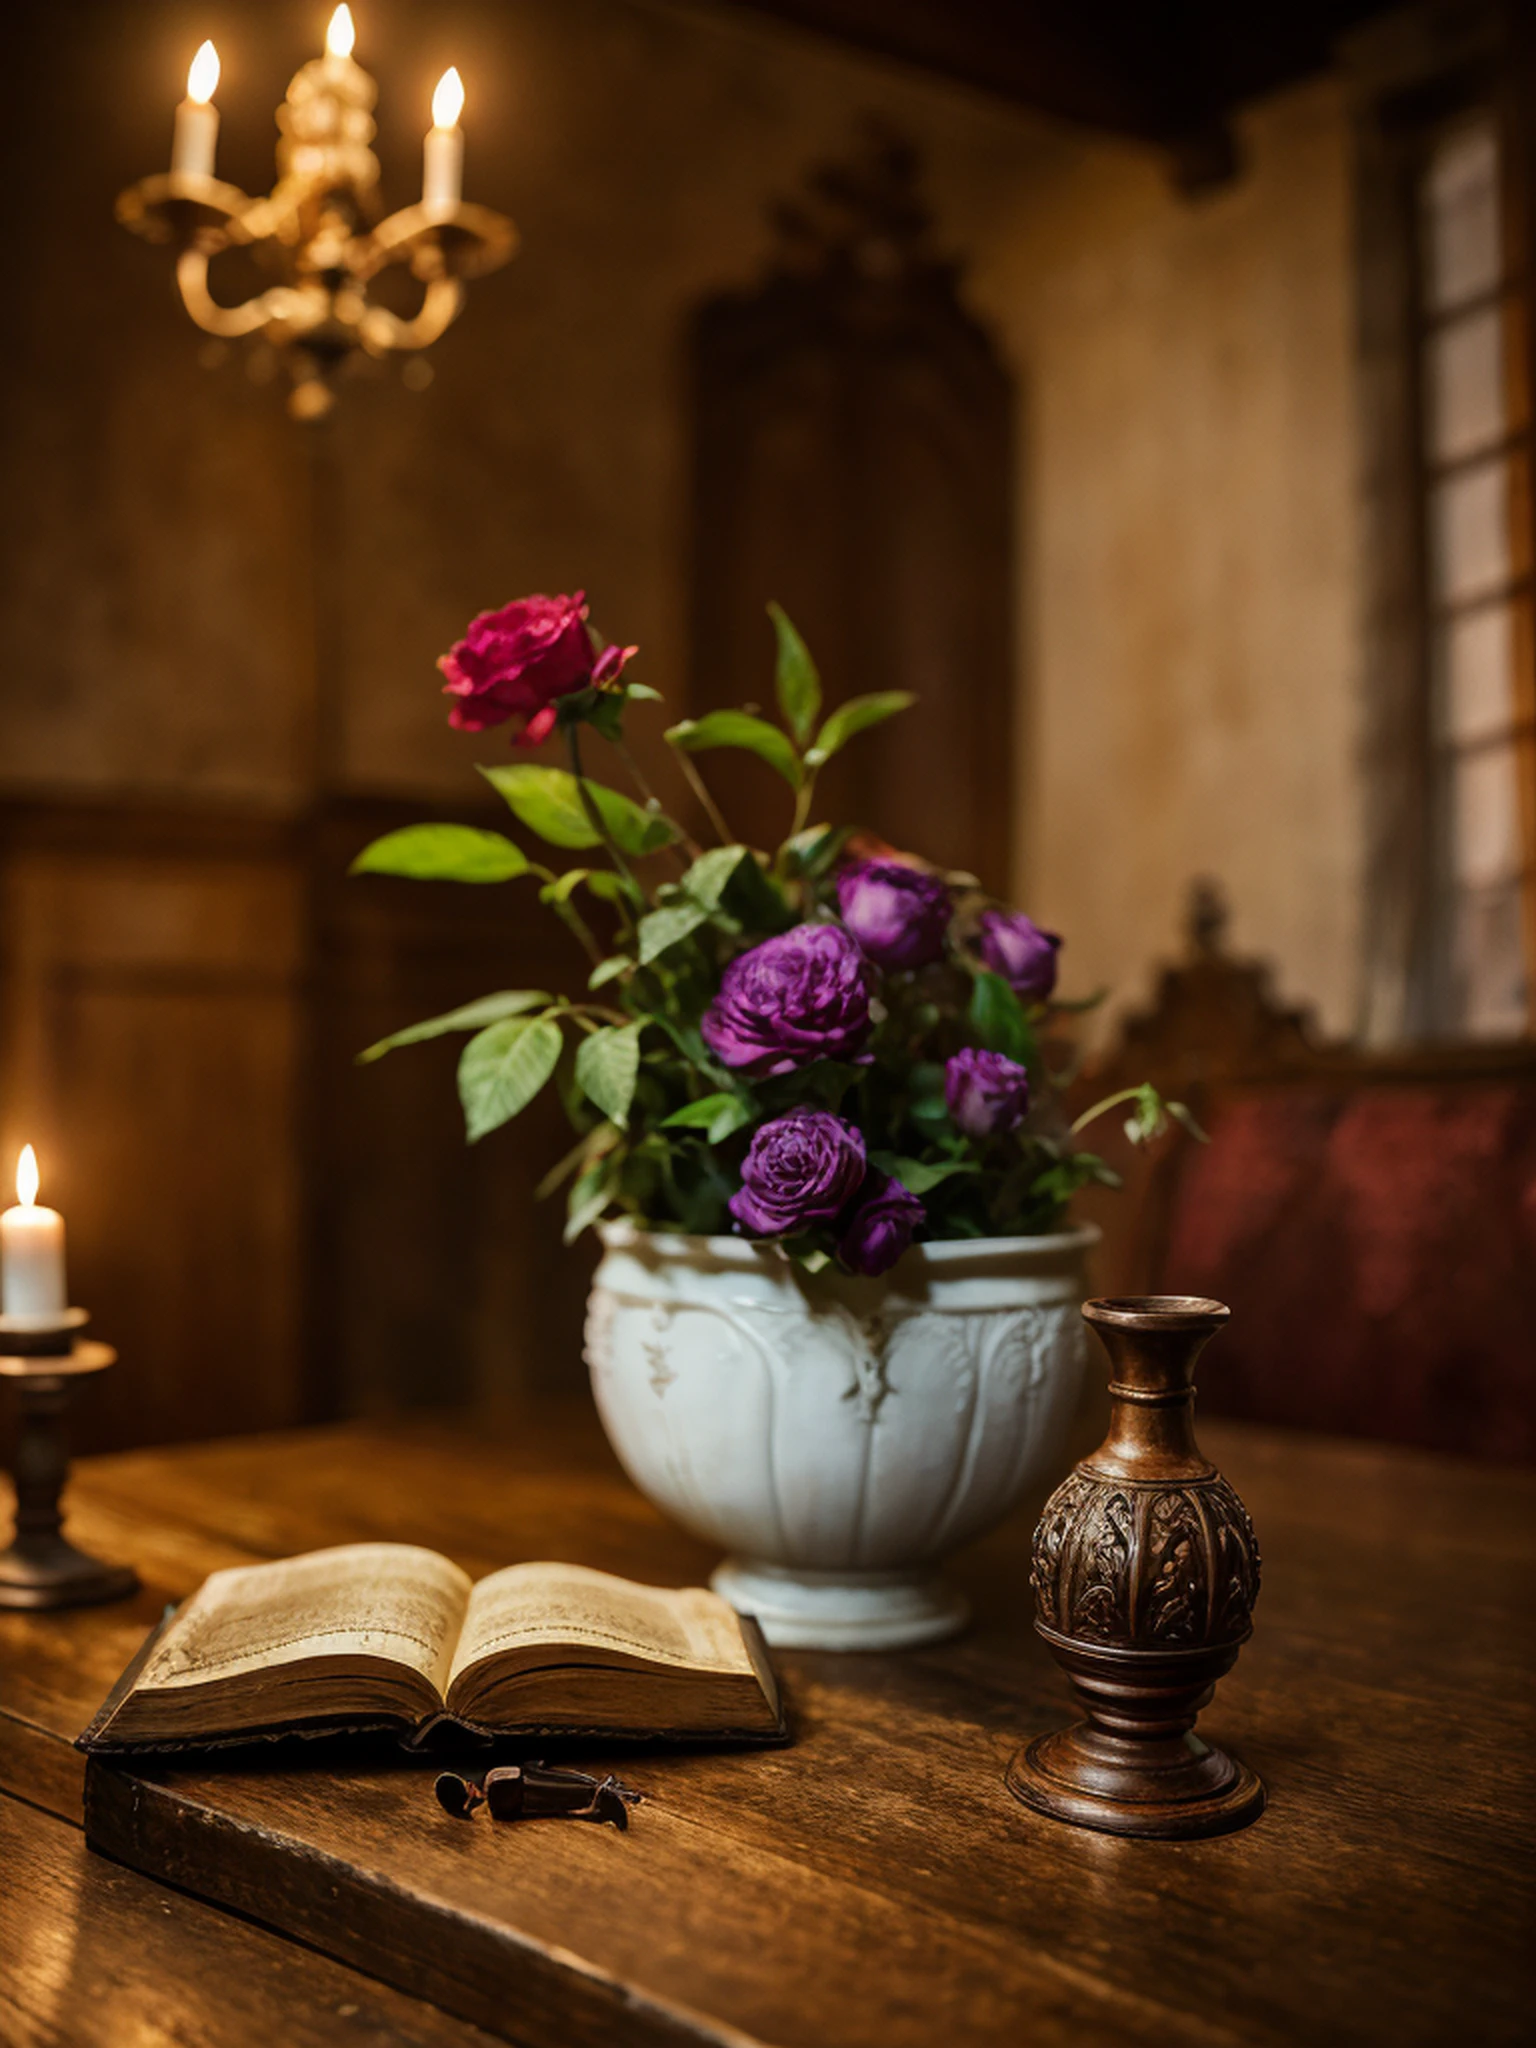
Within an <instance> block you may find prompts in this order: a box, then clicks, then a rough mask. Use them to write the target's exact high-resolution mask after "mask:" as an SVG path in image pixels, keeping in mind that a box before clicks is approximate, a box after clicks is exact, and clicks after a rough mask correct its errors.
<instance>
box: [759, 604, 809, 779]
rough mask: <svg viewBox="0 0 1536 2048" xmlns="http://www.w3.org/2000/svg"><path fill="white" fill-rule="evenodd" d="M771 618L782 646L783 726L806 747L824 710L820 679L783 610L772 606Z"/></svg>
mask: <svg viewBox="0 0 1536 2048" xmlns="http://www.w3.org/2000/svg"><path fill="white" fill-rule="evenodd" d="M768 616H769V618H770V619H772V621H773V630H774V632H775V634H776V635H777V637H778V643H779V660H778V670H777V673H776V674H775V676H774V688H775V689H776V691H777V692H778V699H779V709H780V710H781V711H782V712H783V714H784V723H785V724H786V725H787V726H788V727H789V729H790V731H791V732H792V733H793V734H794V736H795V738H796V739H797V740H798V741H799V742H800V744H801V746H802V747H803V746H804V745H805V743H806V741H807V740H808V739H809V738H810V736H811V733H812V731H813V730H814V729H815V725H816V715H817V713H818V712H819V711H820V710H821V677H820V676H819V675H817V673H816V664H815V662H814V661H812V659H811V656H810V650H809V648H808V647H807V646H806V644H805V642H804V641H803V640H802V639H801V638H800V635H799V634H798V633H797V632H796V631H795V629H794V627H793V626H792V625H791V624H790V621H789V615H788V613H787V612H786V611H785V610H784V607H783V606H782V605H778V604H771V605H769V607H768Z"/></svg>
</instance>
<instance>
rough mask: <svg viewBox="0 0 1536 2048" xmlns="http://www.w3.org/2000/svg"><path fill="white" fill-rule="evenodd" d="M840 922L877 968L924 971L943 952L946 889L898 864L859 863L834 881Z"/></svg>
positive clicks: (933, 878)
mask: <svg viewBox="0 0 1536 2048" xmlns="http://www.w3.org/2000/svg"><path fill="white" fill-rule="evenodd" d="M837 904H838V908H839V910H840V911H841V912H842V914H843V923H844V924H845V925H847V927H848V929H849V931H851V932H852V933H853V936H854V937H855V938H856V939H857V940H858V942H859V944H860V945H861V946H862V947H863V948H864V951H865V952H866V953H867V954H868V955H869V957H870V959H871V960H873V961H874V962H875V964H876V966H878V967H884V968H888V969H891V970H893V971H895V970H900V969H903V968H913V967H928V966H931V965H932V963H933V962H934V961H935V960H937V959H939V958H941V956H942V955H943V952H944V935H945V933H946V932H947V931H948V930H949V911H950V903H949V888H948V886H947V884H946V883H945V882H943V881H942V880H941V879H940V878H939V876H937V875H927V874H924V873H923V872H922V870H921V869H920V868H909V867H907V866H905V865H904V864H903V863H902V862H901V861H895V860H865V861H860V862H859V863H858V864H857V866H855V867H848V868H844V870H843V872H842V873H841V874H840V875H839V876H838V878H837Z"/></svg>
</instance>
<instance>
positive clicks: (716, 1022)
mask: <svg viewBox="0 0 1536 2048" xmlns="http://www.w3.org/2000/svg"><path fill="white" fill-rule="evenodd" d="M869 975H870V970H869V965H868V962H867V961H866V960H865V958H864V955H863V954H862V953H861V952H860V951H859V949H858V947H857V946H856V945H855V944H854V942H853V940H852V939H850V938H849V936H848V934H847V933H846V932H845V931H843V930H842V929H841V927H840V926H838V925H835V924H802V925H796V927H795V929H794V930H793V931H790V932H784V933H783V934H782V935H781V936H780V937H778V938H776V939H764V941H763V943H762V944H761V945H760V946H754V947H753V948H752V950H751V952H750V953H738V954H737V956H736V958H735V959H734V960H733V961H731V963H730V965H729V966H728V967H727V968H726V970H725V973H724V974H723V975H722V976H721V979H720V993H719V994H718V995H717V996H716V997H715V1000H714V1001H713V1002H712V1003H711V1004H710V1006H709V1008H708V1010H706V1011H705V1013H704V1019H703V1023H702V1025H701V1026H700V1028H701V1030H702V1031H703V1033H704V1042H705V1044H706V1045H707V1046H708V1047H709V1049H710V1051H711V1052H713V1053H714V1055H715V1056H716V1058H717V1059H720V1060H723V1061H724V1062H725V1064H726V1066H728V1067H740V1068H741V1069H743V1071H745V1072H747V1073H750V1074H754V1075H758V1076H761V1075H765V1074H789V1073H793V1071H794V1070H795V1068H796V1067H803V1066H805V1065H807V1064H808V1063H809V1062H810V1061H811V1060H847V1059H853V1058H854V1057H855V1056H856V1055H857V1053H858V1051H859V1048H860V1047H861V1046H862V1045H863V1043H864V1040H865V1039H866V1038H867V1037H868V1035H869Z"/></svg>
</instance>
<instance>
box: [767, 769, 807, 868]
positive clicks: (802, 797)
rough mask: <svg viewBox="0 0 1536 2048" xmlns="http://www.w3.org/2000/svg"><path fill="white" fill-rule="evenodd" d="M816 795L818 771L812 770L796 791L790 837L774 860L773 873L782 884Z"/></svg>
mask: <svg viewBox="0 0 1536 2048" xmlns="http://www.w3.org/2000/svg"><path fill="white" fill-rule="evenodd" d="M815 794H816V771H815V769H814V768H812V769H810V770H809V771H808V772H807V774H806V777H805V780H804V781H803V782H802V783H801V785H800V787H799V788H798V789H797V790H796V791H795V815H794V819H793V821H792V822H791V824H790V828H789V837H788V838H787V839H786V840H785V841H784V844H783V845H782V846H781V847H780V848H779V850H778V853H777V855H776V856H775V858H774V863H773V872H774V875H775V877H776V878H777V879H778V880H779V881H781V882H782V881H783V880H785V878H786V877H787V875H788V873H789V849H790V847H791V846H792V845H793V844H794V842H795V841H796V840H797V839H798V838H799V837H800V834H801V833H802V832H803V831H804V830H805V821H806V819H807V818H808V817H809V816H810V815H811V800H812V798H813V797H814V796H815Z"/></svg>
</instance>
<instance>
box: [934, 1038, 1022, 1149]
mask: <svg viewBox="0 0 1536 2048" xmlns="http://www.w3.org/2000/svg"><path fill="white" fill-rule="evenodd" d="M944 1100H945V1101H946V1102H947V1103H948V1104H949V1113H950V1116H951V1117H952V1118H953V1119H954V1122H955V1127H956V1128H957V1129H958V1130H962V1131H964V1133H965V1135H966V1136H967V1137H968V1138H1000V1137H1002V1136H1004V1135H1005V1134H1006V1133H1007V1132H1009V1131H1016V1130H1017V1129H1018V1127H1019V1125H1020V1124H1021V1123H1022V1122H1023V1121H1024V1112H1025V1110H1026V1109H1028V1107H1029V1076H1028V1074H1026V1073H1025V1071H1024V1069H1023V1068H1022V1067H1021V1066H1020V1065H1019V1063H1018V1061H1017V1060H1011V1059H1009V1058H1008V1056H1007V1054H1006V1053H1001V1052H982V1051H981V1050H979V1048H977V1047H976V1046H971V1045H968V1046H967V1047H966V1048H965V1050H964V1051H963V1052H957V1053H956V1054H955V1055H954V1057H953V1058H952V1059H950V1060H948V1061H946V1063H945V1067H944Z"/></svg>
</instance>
